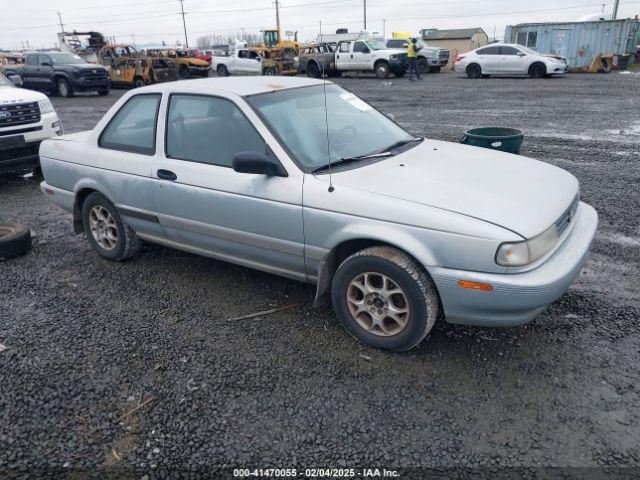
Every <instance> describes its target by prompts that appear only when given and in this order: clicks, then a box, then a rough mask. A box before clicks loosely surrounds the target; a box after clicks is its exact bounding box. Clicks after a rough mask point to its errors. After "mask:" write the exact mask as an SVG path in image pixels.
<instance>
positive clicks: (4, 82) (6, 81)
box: [0, 73, 14, 88]
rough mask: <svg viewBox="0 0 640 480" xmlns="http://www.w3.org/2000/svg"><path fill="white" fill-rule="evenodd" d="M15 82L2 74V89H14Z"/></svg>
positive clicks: (0, 81) (0, 83)
mask: <svg viewBox="0 0 640 480" xmlns="http://www.w3.org/2000/svg"><path fill="white" fill-rule="evenodd" d="M13 86H14V85H13V82H12V81H11V80H9V79H8V78H7V77H5V76H4V75H3V74H1V73H0V88H2V87H13Z"/></svg>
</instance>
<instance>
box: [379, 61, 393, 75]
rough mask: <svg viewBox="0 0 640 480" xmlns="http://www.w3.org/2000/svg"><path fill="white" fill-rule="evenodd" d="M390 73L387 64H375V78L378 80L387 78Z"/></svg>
mask: <svg viewBox="0 0 640 480" xmlns="http://www.w3.org/2000/svg"><path fill="white" fill-rule="evenodd" d="M390 73H391V69H390V68H389V64H388V63H387V62H379V63H378V64H376V76H377V77H378V78H388V77H389V74H390Z"/></svg>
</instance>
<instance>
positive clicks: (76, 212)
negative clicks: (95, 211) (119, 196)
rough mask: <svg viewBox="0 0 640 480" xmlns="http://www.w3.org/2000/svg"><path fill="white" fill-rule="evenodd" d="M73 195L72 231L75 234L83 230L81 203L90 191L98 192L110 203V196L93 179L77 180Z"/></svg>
mask: <svg viewBox="0 0 640 480" xmlns="http://www.w3.org/2000/svg"><path fill="white" fill-rule="evenodd" d="M74 191H75V196H74V199H73V231H74V232H75V233H76V234H80V233H82V232H84V226H83V225H82V205H83V204H84V201H85V200H86V199H87V197H88V196H89V195H91V194H92V193H96V192H97V193H99V194H100V195H104V196H105V197H106V198H107V199H108V200H109V201H110V202H111V203H113V201H112V200H111V198H110V196H109V195H108V194H105V192H104V189H102V188H100V185H98V184H97V183H96V182H94V181H93V180H84V181H80V182H78V184H77V185H76V188H74Z"/></svg>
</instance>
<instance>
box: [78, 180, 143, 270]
mask: <svg viewBox="0 0 640 480" xmlns="http://www.w3.org/2000/svg"><path fill="white" fill-rule="evenodd" d="M82 225H83V227H84V231H85V233H86V235H87V238H88V239H89V243H91V246H92V247H93V248H94V250H96V252H98V254H99V255H100V256H102V257H104V258H107V259H109V260H115V261H121V260H126V259H127V258H131V257H133V256H134V255H136V254H137V253H138V251H139V250H140V245H141V243H140V239H139V238H138V236H137V235H136V232H135V231H134V230H133V229H132V228H131V227H130V226H129V225H127V224H126V223H124V221H123V220H122V218H121V217H120V214H119V213H118V210H117V209H116V207H115V206H114V205H113V203H111V202H110V201H109V199H107V198H106V197H105V196H104V195H102V194H101V193H98V192H94V193H92V194H90V195H89V196H88V197H87V198H86V199H85V201H84V202H83V204H82Z"/></svg>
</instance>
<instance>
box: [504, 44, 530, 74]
mask: <svg viewBox="0 0 640 480" xmlns="http://www.w3.org/2000/svg"><path fill="white" fill-rule="evenodd" d="M500 72H501V73H509V74H526V73H527V55H526V54H525V53H524V52H522V51H521V50H519V49H517V48H515V47H510V46H506V45H503V46H501V47H500Z"/></svg>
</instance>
